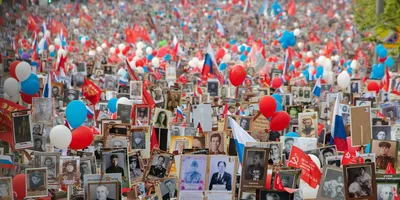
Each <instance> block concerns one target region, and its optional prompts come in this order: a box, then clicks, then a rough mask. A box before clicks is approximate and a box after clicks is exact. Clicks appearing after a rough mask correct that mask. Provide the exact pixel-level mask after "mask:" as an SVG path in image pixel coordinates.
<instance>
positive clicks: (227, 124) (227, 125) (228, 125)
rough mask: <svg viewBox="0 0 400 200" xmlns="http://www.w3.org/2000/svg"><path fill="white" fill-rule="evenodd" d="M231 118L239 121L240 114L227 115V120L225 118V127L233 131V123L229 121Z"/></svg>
mask: <svg viewBox="0 0 400 200" xmlns="http://www.w3.org/2000/svg"><path fill="white" fill-rule="evenodd" d="M229 118H232V119H233V120H235V121H236V122H238V120H239V119H240V116H235V115H226V116H225V120H224V123H225V125H224V127H225V130H227V131H231V130H232V127H231V124H230V123H229Z"/></svg>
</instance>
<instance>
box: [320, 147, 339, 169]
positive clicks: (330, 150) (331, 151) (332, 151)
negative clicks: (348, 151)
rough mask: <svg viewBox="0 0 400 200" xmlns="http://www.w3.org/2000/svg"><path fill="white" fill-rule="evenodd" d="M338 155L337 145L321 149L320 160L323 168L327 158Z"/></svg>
mask: <svg viewBox="0 0 400 200" xmlns="http://www.w3.org/2000/svg"><path fill="white" fill-rule="evenodd" d="M337 155H338V153H337V150H336V146H335V145H333V146H327V147H323V148H319V160H320V161H321V164H322V166H324V165H325V163H326V158H328V157H331V156H337Z"/></svg>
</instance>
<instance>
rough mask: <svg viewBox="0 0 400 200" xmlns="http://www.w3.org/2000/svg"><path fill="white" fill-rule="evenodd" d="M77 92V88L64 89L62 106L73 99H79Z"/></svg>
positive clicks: (78, 92)
mask: <svg viewBox="0 0 400 200" xmlns="http://www.w3.org/2000/svg"><path fill="white" fill-rule="evenodd" d="M79 94H80V91H79V90H74V89H68V90H67V91H64V101H63V102H64V106H67V105H68V104H69V102H71V101H73V100H79Z"/></svg>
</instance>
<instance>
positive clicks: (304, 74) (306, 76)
mask: <svg viewBox="0 0 400 200" xmlns="http://www.w3.org/2000/svg"><path fill="white" fill-rule="evenodd" d="M302 74H303V76H304V77H305V78H306V81H307V82H308V80H309V79H310V73H309V72H308V69H305V70H303V72H302Z"/></svg>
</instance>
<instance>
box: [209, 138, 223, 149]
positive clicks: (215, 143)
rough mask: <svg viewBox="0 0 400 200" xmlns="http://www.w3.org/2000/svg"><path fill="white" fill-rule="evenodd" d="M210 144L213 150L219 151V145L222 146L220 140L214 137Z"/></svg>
mask: <svg viewBox="0 0 400 200" xmlns="http://www.w3.org/2000/svg"><path fill="white" fill-rule="evenodd" d="M210 143H211V150H213V151H218V148H219V145H220V144H221V141H220V140H219V138H218V137H212V138H211V142H210Z"/></svg>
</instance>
